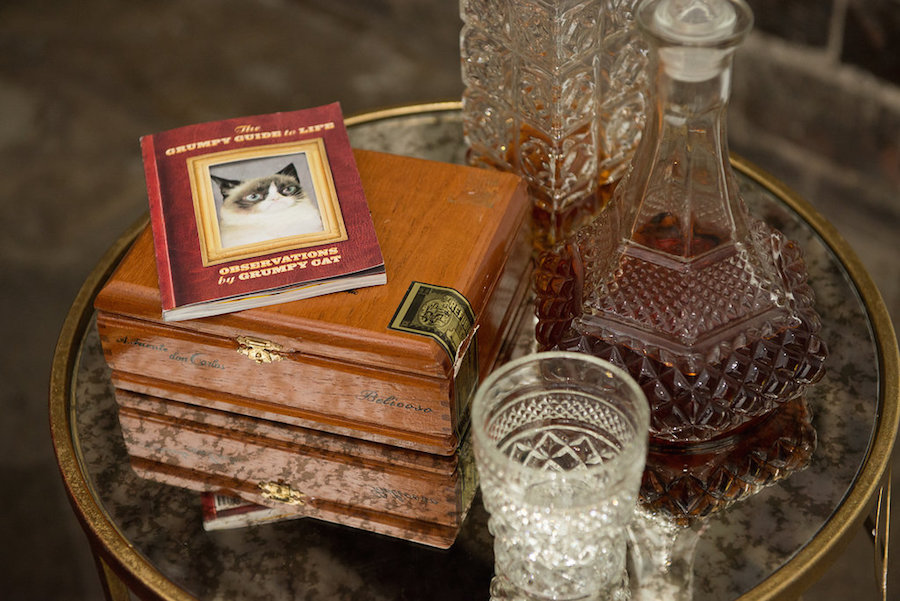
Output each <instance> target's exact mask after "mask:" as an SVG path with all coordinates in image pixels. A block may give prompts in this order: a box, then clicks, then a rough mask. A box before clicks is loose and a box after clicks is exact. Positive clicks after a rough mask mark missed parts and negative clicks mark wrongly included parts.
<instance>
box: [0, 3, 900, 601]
mask: <svg viewBox="0 0 900 601" xmlns="http://www.w3.org/2000/svg"><path fill="white" fill-rule="evenodd" d="M750 4H751V5H752V6H753V7H754V9H755V10H756V14H757V22H758V27H757V30H756V33H755V34H754V35H753V36H752V37H751V38H750V39H749V40H748V42H747V43H746V44H745V46H744V47H743V48H742V49H741V51H740V54H739V56H738V59H737V61H736V71H735V83H734V96H733V102H732V108H731V113H730V115H731V123H730V134H731V147H732V150H733V151H735V152H737V153H739V154H743V155H744V156H746V157H747V158H749V159H751V160H752V161H754V162H756V163H757V164H759V165H761V166H762V167H763V168H765V169H767V170H769V171H770V172H772V173H773V174H775V175H776V176H778V177H779V178H781V179H782V180H783V181H784V182H785V183H787V184H788V185H789V186H791V187H793V188H794V189H795V190H797V191H798V192H799V193H800V194H801V195H802V196H803V197H805V198H806V199H808V200H809V201H810V202H812V203H813V204H814V205H815V206H816V207H817V208H818V209H819V210H820V211H821V212H822V213H824V214H825V215H826V216H827V217H828V218H829V219H831V220H832V221H833V222H834V223H835V224H836V225H837V227H838V229H839V231H840V232H841V233H842V234H843V235H844V236H845V237H846V238H847V239H848V241H849V242H850V243H851V244H852V245H853V246H854V248H855V249H856V251H857V252H858V253H859V255H860V257H861V258H862V260H863V262H864V263H865V265H866V266H867V268H868V269H869V271H870V273H871V274H872V276H873V277H874V279H875V281H876V283H877V284H878V286H879V287H880V289H881V291H882V293H883V295H884V297H885V300H886V302H887V304H888V306H889V308H890V310H891V313H892V315H893V318H894V320H895V321H897V319H898V317H900V277H898V274H900V266H898V261H897V254H898V242H897V240H898V238H897V233H898V232H897V229H898V225H900V89H898V85H900V65H898V61H900V2H898V1H897V0H751V2H750ZM459 27H460V23H459V20H458V11H457V3H456V1H455V0H243V1H241V0H220V1H213V0H193V1H191V2H176V1H174V0H162V1H152V2H151V1H150V0H136V1H132V2H128V3H125V2H114V1H111V0H84V1H81V2H62V1H52V0H44V1H31V2H24V1H9V0H7V1H6V2H4V3H2V5H0V165H2V167H0V177H2V179H0V252H2V262H0V282H2V283H0V290H2V293H0V303H2V315H3V318H2V322H0V323H2V327H3V329H2V342H3V350H2V359H0V377H2V382H3V387H2V393H0V410H2V413H0V415H2V417H0V534H2V545H0V591H2V593H0V596H2V597H3V598H4V599H73V600H74V599H99V598H100V596H101V591H100V587H99V585H98V580H97V575H96V572H95V568H94V566H93V562H92V559H91V556H90V554H89V550H88V547H87V544H86V539H85V537H84V535H83V534H82V532H81V530H80V528H79V526H78V524H77V522H76V521H75V518H74V517H73V513H72V510H71V508H70V506H69V504H68V501H67V498H66V496H65V493H64V491H63V487H62V483H61V479H60V476H59V474H58V472H57V468H56V463H55V459H54V455H53V451H52V448H51V445H50V440H49V429H48V420H47V383H48V376H49V371H50V364H51V359H52V354H53V349H54V344H55V341H56V337H57V335H58V333H59V329H60V326H61V325H62V322H63V319H64V317H65V314H66V311H67V309H68V307H69V305H70V303H71V301H72V299H73V298H74V295H75V293H76V291H77V290H78V287H79V286H80V284H81V282H82V281H83V279H84V278H85V276H86V275H87V274H88V273H89V272H90V270H91V267H92V266H93V265H94V264H95V262H96V261H97V260H98V259H99V257H100V256H101V254H102V253H103V251H104V250H105V249H106V248H107V247H108V246H109V244H111V243H112V242H113V241H114V240H115V239H116V238H117V237H118V236H119V235H120V234H121V233H122V231H123V230H124V228H125V227H126V226H127V225H129V224H131V223H132V222H133V221H134V220H135V219H136V218H138V217H139V216H140V215H142V214H143V213H144V211H145V210H146V199H145V193H144V178H143V171H142V167H141V162H140V152H139V148H138V138H139V137H140V136H141V135H143V134H147V133H152V132H156V131H160V130H164V129H169V128H173V127H177V126H181V125H186V124H190V123H195V122H200V121H208V120H215V119H224V118H229V117H236V116H241V115H252V114H259V113H267V112H274V111H283V110H293V109H298V108H305V107H309V106H316V105H320V104H326V103H328V102H332V101H335V100H338V101H340V102H341V103H342V105H343V109H344V112H345V114H347V115H353V114H356V113H359V112H363V111H367V110H370V109H376V108H381V107H385V106H391V105H397V104H410V103H417V102H424V101H431V100H444V99H458V98H459V96H460V93H461V90H462V84H461V82H460V75H459V50H458V33H459ZM898 522H900V520H895V524H896V523H898ZM898 531H900V530H898V529H897V528H895V536H894V540H895V541H898V540H900V535H898V534H897V532H898ZM850 544H851V547H850V549H849V550H848V552H847V553H846V554H845V555H844V556H843V557H842V558H841V559H840V560H839V561H838V562H837V563H836V564H835V566H834V567H833V568H832V569H831V570H830V571H829V572H828V573H827V574H826V575H825V577H824V580H823V581H822V582H821V583H819V584H817V585H816V586H815V588H814V589H813V590H812V591H810V592H809V593H808V594H807V596H806V598H808V599H819V600H824V601H827V600H832V599H833V600H837V599H847V598H854V599H870V598H875V587H874V576H873V567H872V565H873V564H872V557H873V555H872V547H871V545H870V544H869V543H868V541H867V540H866V538H865V537H864V536H863V535H862V533H861V532H860V533H859V534H858V535H857V536H856V537H855V539H854V540H853V541H852V542H851V543H850ZM894 556H895V557H898V556H900V555H898V553H897V552H896V551H895V554H894ZM893 564H894V566H895V567H896V568H898V569H900V561H898V560H896V559H895V560H894V562H893ZM698 568H702V566H698ZM895 571H897V570H895ZM893 580H894V582H895V583H896V582H900V580H898V578H896V577H895V578H894V579H893ZM897 590H898V586H897V585H896V584H895V585H894V591H895V592H896V591H897Z"/></svg>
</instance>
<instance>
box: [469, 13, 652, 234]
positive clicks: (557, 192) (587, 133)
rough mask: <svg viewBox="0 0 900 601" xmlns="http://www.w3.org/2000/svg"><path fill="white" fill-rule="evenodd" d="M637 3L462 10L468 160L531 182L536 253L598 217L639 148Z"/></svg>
mask: <svg viewBox="0 0 900 601" xmlns="http://www.w3.org/2000/svg"><path fill="white" fill-rule="evenodd" d="M636 1H637V0H460V15H461V17H462V21H463V27H462V31H461V33H460V57H461V62H462V80H463V84H464V85H465V90H464V92H463V96H462V117H463V133H464V135H465V138H466V142H467V145H468V152H467V160H468V162H469V163H470V164H472V165H475V166H479V167H487V168H493V169H500V170H503V171H511V172H513V173H516V174H519V175H521V176H522V177H523V178H524V179H525V181H526V182H527V184H528V189H529V194H530V196H531V200H532V207H533V219H532V224H533V232H534V245H535V248H536V249H538V250H546V249H547V248H549V247H551V246H552V245H553V244H555V243H556V242H558V241H559V240H560V239H562V238H563V237H564V236H565V235H566V234H567V233H571V232H572V231H574V230H575V229H577V228H578V227H580V226H581V225H584V223H586V222H587V221H589V220H590V218H591V217H593V216H594V215H596V212H597V210H598V209H599V207H601V206H602V205H603V204H605V202H606V201H607V200H608V198H609V196H610V194H611V191H612V190H613V188H614V186H615V184H616V183H617V182H618V181H619V180H620V177H621V176H622V174H623V173H624V171H625V170H626V168H627V166H628V165H629V164H630V161H631V158H632V156H633V154H634V149H635V147H636V146H637V142H638V140H639V139H640V136H641V128H642V127H643V123H644V112H645V111H644V99H645V96H646V86H647V73H646V68H645V67H646V62H647V61H646V49H645V45H644V43H643V38H642V37H641V36H640V35H639V34H638V32H637V27H636V26H635V24H634V19H633V10H634V5H635V4H636Z"/></svg>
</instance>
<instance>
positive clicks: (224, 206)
mask: <svg viewBox="0 0 900 601" xmlns="http://www.w3.org/2000/svg"><path fill="white" fill-rule="evenodd" d="M141 151H142V155H143V161H144V169H145V175H146V179H147V192H148V197H149V202H150V223H151V227H152V230H153V241H154V251H155V255H156V264H157V271H158V277H159V288H160V295H161V300H162V318H163V319H164V320H165V321H179V320H184V319H195V318H200V317H206V316H210V315H218V314H222V313H229V312H233V311H240V310H244V309H250V308H253V307H261V306H265V305H271V304H275V303H281V302H287V301H293V300H299V299H303V298H309V297H312V296H318V295H322V294H328V293H332V292H339V291H343V290H350V289H355V288H361V287H364V286H375V285H379V284H384V283H386V281H387V276H386V272H385V267H384V258H383V257H382V254H381V249H380V246H379V244H378V239H377V237H376V234H375V228H374V226H373V224H372V217H371V214H370V213H369V207H368V203H367V201H366V197H365V192H364V190H363V187H362V183H361V181H360V176H359V172H358V170H357V168H356V162H355V158H354V155H353V152H352V150H351V148H350V141H349V138H348V136H347V130H346V128H345V126H344V120H343V114H342V112H341V108H340V104H339V103H332V104H329V105H324V106H321V107H315V108H309V109H304V110H299V111H292V112H282V113H272V114H267V115H256V116H252V117H241V118H235V119H227V120H223V121H215V122H209V123H202V124H196V125H189V126H185V127H180V128H177V129H172V130H169V131H164V132H160V133H156V134H152V135H148V136H143V137H142V138H141Z"/></svg>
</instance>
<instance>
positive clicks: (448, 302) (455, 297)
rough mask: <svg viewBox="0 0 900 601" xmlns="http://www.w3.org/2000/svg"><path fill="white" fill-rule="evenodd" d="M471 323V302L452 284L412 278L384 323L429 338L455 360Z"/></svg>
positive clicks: (473, 321) (473, 319) (473, 316)
mask: <svg viewBox="0 0 900 601" xmlns="http://www.w3.org/2000/svg"><path fill="white" fill-rule="evenodd" d="M474 325H475V313H474V312H473V311H472V305H470V304H469V301H468V300H467V299H466V297H464V296H463V295H462V294H460V293H459V292H457V291H456V290H454V289H452V288H445V287H443V286H432V285H430V284H423V283H422V282H413V283H412V284H410V286H409V290H407V291H406V296H404V297H403V302H401V303H400V306H399V307H398V308H397V312H396V313H394V317H393V319H391V323H390V325H389V326H388V327H389V328H390V329H392V330H399V331H401V332H409V333H411V334H419V335H421V336H428V337H429V338H433V339H434V340H435V341H437V343H438V344H440V345H441V346H442V347H443V349H444V350H445V351H447V354H448V355H450V359H451V360H453V361H454V362H455V361H456V358H457V357H456V355H457V353H458V352H459V347H460V346H461V345H462V343H463V342H464V341H465V339H466V338H467V337H468V336H469V334H470V333H471V331H472V327H473V326H474Z"/></svg>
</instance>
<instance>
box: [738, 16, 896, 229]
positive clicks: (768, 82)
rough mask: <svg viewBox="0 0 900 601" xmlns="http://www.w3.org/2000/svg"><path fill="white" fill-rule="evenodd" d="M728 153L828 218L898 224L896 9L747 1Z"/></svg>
mask: <svg viewBox="0 0 900 601" xmlns="http://www.w3.org/2000/svg"><path fill="white" fill-rule="evenodd" d="M749 4H750V5H751V7H752V8H753V10H754V14H755V16H756V28H755V31H754V33H753V34H752V35H751V37H750V39H749V40H748V41H747V42H746V43H745V45H744V47H743V48H742V49H741V50H740V52H739V54H738V57H737V59H736V61H735V83H734V89H733V94H732V104H731V111H730V113H729V114H730V117H731V123H730V124H729V132H730V134H731V139H732V142H731V144H732V149H733V150H734V151H736V152H739V153H742V154H745V155H746V156H747V158H750V159H751V160H755V161H756V162H758V163H760V164H761V165H762V166H764V167H766V168H767V169H769V170H770V171H773V172H774V173H775V175H777V176H780V177H782V178H784V179H785V180H786V181H789V182H791V183H792V184H793V185H794V186H795V187H797V188H798V191H799V192H801V193H802V194H803V195H804V196H805V197H807V198H808V199H809V200H810V201H811V202H813V203H814V204H817V205H821V207H822V209H823V210H826V211H827V210H828V209H829V207H831V206H833V205H834V204H835V203H844V202H852V203H854V204H856V205H858V206H859V207H860V209H861V210H867V211H871V212H873V213H875V214H881V215H882V216H885V217H891V218H893V219H894V220H895V223H896V220H897V219H898V218H900V0H749Z"/></svg>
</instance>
